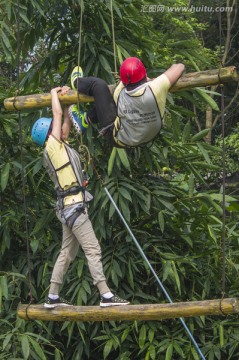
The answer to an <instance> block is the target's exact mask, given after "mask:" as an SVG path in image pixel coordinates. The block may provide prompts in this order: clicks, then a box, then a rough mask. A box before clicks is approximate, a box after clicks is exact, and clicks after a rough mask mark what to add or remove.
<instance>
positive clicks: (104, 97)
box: [74, 76, 117, 129]
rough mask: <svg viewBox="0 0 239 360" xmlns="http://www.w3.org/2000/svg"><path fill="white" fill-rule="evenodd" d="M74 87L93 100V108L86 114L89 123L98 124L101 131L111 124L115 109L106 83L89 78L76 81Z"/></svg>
mask: <svg viewBox="0 0 239 360" xmlns="http://www.w3.org/2000/svg"><path fill="white" fill-rule="evenodd" d="M74 85H75V87H76V88H77V90H78V92H79V93H82V94H85V95H88V96H93V97H94V99H95V106H94V107H93V108H92V109H90V110H89V111H88V113H87V117H88V118H89V119H90V121H91V122H92V123H93V124H95V123H99V126H100V128H101V129H102V128H104V127H108V126H109V125H111V124H113V122H114V121H115V118H116V116H117V107H116V105H115V102H114V99H113V96H112V95H111V93H110V90H109V87H108V85H107V84H106V82H105V81H104V80H102V79H99V78H97V77H93V76H90V77H82V78H78V79H76V80H75V82H74Z"/></svg>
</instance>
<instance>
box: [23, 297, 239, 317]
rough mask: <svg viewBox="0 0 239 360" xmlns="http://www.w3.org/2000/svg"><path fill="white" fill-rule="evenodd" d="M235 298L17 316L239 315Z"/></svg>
mask: <svg viewBox="0 0 239 360" xmlns="http://www.w3.org/2000/svg"><path fill="white" fill-rule="evenodd" d="M238 313H239V304H238V300H237V299H235V298H229V299H219V300H204V301H192V302H179V303H173V304H145V305H125V306H110V307H107V308H101V307H100V306H59V307H56V308H54V309H46V308H44V306H43V304H41V305H27V304H20V305H19V307H18V310H17V315H18V316H19V317H20V318H21V319H25V320H43V321H121V320H128V321H134V320H164V319H174V318H179V317H180V318H181V317H183V318H184V317H195V316H202V315H218V316H222V315H227V314H238Z"/></svg>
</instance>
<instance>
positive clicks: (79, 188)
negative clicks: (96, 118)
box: [32, 86, 129, 309]
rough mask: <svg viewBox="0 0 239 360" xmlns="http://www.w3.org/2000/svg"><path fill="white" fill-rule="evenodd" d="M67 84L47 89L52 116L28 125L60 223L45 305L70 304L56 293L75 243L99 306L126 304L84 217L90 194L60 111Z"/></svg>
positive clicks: (66, 119) (68, 123) (68, 125)
mask: <svg viewBox="0 0 239 360" xmlns="http://www.w3.org/2000/svg"><path fill="white" fill-rule="evenodd" d="M69 89H70V88H69V87H68V86H63V87H55V88H53V89H52V90H51V98H52V112H53V118H41V119H39V120H37V121H36V122H35V124H34V125H33V128H32V139H33V141H34V142H35V143H36V144H37V145H39V146H45V148H44V164H45V167H46V170H47V172H48V174H49V176H50V178H51V180H52V181H53V183H54V185H55V190H56V193H57V203H56V214H57V217H58V219H59V220H60V221H61V223H62V233H63V235H62V246H61V250H60V254H59V256H58V258H57V260H56V263H55V265H54V268H53V272H52V276H51V281H50V289H49V293H48V297H47V300H46V302H45V304H44V306H45V307H46V308H49V309H51V308H55V307H56V306H64V305H71V304H70V303H69V302H68V301H67V300H65V299H64V298H62V297H60V296H59V289H60V286H61V285H62V283H63V278H64V274H65V273H66V272H67V270H68V268H69V265H70V263H71V262H72V261H74V259H75V258H76V255H77V252H78V249H79V247H81V248H82V250H83V251H84V253H85V256H86V258H87V262H88V266H89V271H90V273H91V276H92V278H93V284H94V285H96V286H97V288H98V290H99V293H100V296H101V300H100V306H102V307H106V306H113V305H127V304H129V302H128V301H126V300H123V299H121V298H120V297H119V296H117V295H116V294H113V293H112V292H111V290H110V289H109V287H108V285H107V283H106V278H105V275H104V271H103V265H102V261H101V248H100V245H99V242H98V239H97V238H96V236H95V233H94V230H93V227H92V224H91V221H90V219H89V217H88V211H87V207H88V203H89V202H90V201H91V200H92V198H93V197H92V195H91V194H90V193H89V192H88V191H86V189H85V186H84V183H85V181H84V174H83V171H82V167H81V162H80V158H79V154H78V153H77V151H75V150H74V149H73V148H71V147H70V146H69V145H68V143H67V141H66V140H67V138H68V136H69V133H70V128H71V121H70V119H69V115H68V107H65V109H64V112H63V111H62V108H61V104H60V101H59V96H61V95H64V94H65V93H66V92H67V91H68V90H69ZM62 117H63V119H64V120H63V124H62Z"/></svg>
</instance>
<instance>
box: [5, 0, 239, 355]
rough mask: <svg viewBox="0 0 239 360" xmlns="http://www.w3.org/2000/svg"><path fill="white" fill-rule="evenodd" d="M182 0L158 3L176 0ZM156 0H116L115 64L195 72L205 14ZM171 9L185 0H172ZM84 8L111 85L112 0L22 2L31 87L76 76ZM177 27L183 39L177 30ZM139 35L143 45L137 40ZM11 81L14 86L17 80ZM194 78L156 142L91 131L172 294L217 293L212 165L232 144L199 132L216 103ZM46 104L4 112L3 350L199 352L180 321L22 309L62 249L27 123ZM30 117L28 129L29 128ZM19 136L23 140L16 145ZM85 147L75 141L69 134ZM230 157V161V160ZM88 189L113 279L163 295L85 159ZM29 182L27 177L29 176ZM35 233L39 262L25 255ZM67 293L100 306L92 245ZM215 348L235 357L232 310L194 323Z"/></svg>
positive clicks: (184, 297)
mask: <svg viewBox="0 0 239 360" xmlns="http://www.w3.org/2000/svg"><path fill="white" fill-rule="evenodd" d="M171 3H172V2H162V4H165V5H167V6H169V5H170V4H171ZM145 4H150V3H149V2H146V1H142V2H141V1H140V2H138V1H121V2H119V1H114V2H113V5H114V22H115V38H116V53H117V58H116V60H117V66H118V65H119V64H120V63H121V62H122V60H123V59H124V58H125V57H127V56H128V55H139V56H141V57H142V59H143V60H144V62H145V64H146V65H147V68H148V69H149V72H148V73H149V76H156V75H157V74H158V73H160V72H161V71H163V70H164V69H166V68H167V67H169V66H170V65H171V64H172V63H173V62H176V61H183V62H184V63H186V66H187V72H189V71H194V70H203V69H205V68H208V67H210V64H212V63H214V62H215V57H214V52H213V51H212V50H211V49H207V48H203V46H202V45H201V40H200V38H201V32H202V31H204V29H206V28H207V24H206V23H205V22H204V23H203V24H202V23H200V22H199V20H198V17H196V16H194V14H192V13H190V14H188V13H185V14H182V13H181V14H180V13H172V12H171V13H170V12H164V13H161V12H158V13H149V12H148V13H147V12H143V11H141V10H142V5H145ZM172 4H173V6H185V5H187V2H186V1H184V0H183V1H176V2H174V3H172ZM0 8H1V14H3V15H4V16H2V15H1V35H2V36H1V41H2V42H1V45H0V46H1V50H2V52H1V57H0V61H1V71H0V98H1V100H2V101H3V99H4V98H6V97H10V96H14V95H15V93H16V82H17V74H16V66H17V56H16V50H17V42H16V39H17V22H18V19H19V18H18V9H17V5H16V4H13V3H11V2H7V1H3V2H2V3H1V4H0ZM81 10H83V11H84V14H83V27H82V43H81V59H80V62H81V65H82V67H83V69H84V73H85V74H86V75H88V74H90V75H96V76H97V75H98V76H101V77H103V78H104V79H105V80H106V81H108V82H109V83H111V82H113V76H112V72H113V71H114V66H113V64H114V56H113V43H112V30H111V14H110V2H109V1H95V2H90V1H77V2H76V1H63V2H60V3H59V2H56V1H51V2H49V1H48V2H47V1H44V0H40V1H37V2H36V1H33V0H32V1H28V2H26V1H21V4H20V30H21V31H20V37H21V45H22V46H21V59H24V61H23V60H21V64H20V70H21V71H20V81H21V82H20V90H21V94H23V93H29V92H35V93H36V92H43V91H46V90H47V91H49V88H50V86H52V85H53V84H56V83H57V84H58V83H67V82H68V83H69V74H70V72H71V69H72V68H73V66H75V64H76V63H77V61H78V58H77V57H78V46H79V36H78V34H79V23H80V15H81ZM172 34H173V36H172ZM132 44H133V46H132ZM12 87H15V88H12ZM208 94H210V93H208V91H205V90H202V89H197V90H196V91H191V92H181V93H180V94H177V95H176V94H175V95H172V94H170V95H169V97H168V106H167V112H166V118H165V127H164V129H163V131H162V133H161V134H160V136H158V137H157V139H155V141H154V142H153V143H152V144H148V145H147V146H144V147H140V148H136V149H127V150H125V149H123V150H122V149H113V150H112V149H111V148H110V147H109V146H108V145H107V144H106V141H105V140H104V139H101V138H98V133H97V129H95V128H93V129H92V128H89V129H88V131H87V133H86V135H85V136H84V137H83V141H84V143H85V144H87V146H88V148H89V150H90V153H91V155H92V157H93V162H94V166H95V168H96V169H97V171H98V173H99V174H100V175H101V176H102V181H103V187H107V189H108V191H109V192H110V194H111V196H112V197H113V199H114V201H115V203H116V204H117V206H118V207H119V209H120V211H121V213H122V215H123V216H124V218H125V219H126V221H127V222H128V223H129V225H130V228H131V230H132V231H133V233H134V235H135V237H136V238H137V240H138V241H139V243H140V245H141V247H142V249H143V251H144V252H145V254H146V256H147V258H148V259H149V261H150V263H151V264H152V266H153V268H154V269H155V271H156V273H157V274H158V276H159V277H160V279H161V280H162V282H163V284H164V286H165V287H166V289H167V291H168V292H169V293H170V296H171V297H172V299H173V300H174V301H175V302H176V301H188V300H189V299H190V300H203V299H210V298H218V297H219V298H220V297H221V277H222V265H223V264H222V246H221V236H222V207H221V203H222V194H221V191H220V184H219V185H218V186H214V188H213V189H211V178H210V177H208V174H215V173H219V172H220V169H221V157H222V146H221V142H220V140H218V142H217V144H216V145H217V146H212V145H209V144H206V143H204V141H203V139H204V137H205V136H206V135H207V133H208V130H207V129H206V130H205V129H203V128H202V129H201V130H200V131H196V130H195V118H196V115H195V111H194V107H195V108H196V109H197V110H198V111H199V113H200V114H202V111H204V110H205V109H206V107H207V106H208V105H210V106H211V107H212V108H214V109H215V110H218V109H217V104H216V102H214V101H212V100H211V98H210V99H209V97H208ZM47 111H48V109H41V110H39V111H37V112H34V113H31V112H29V113H21V114H19V113H16V112H13V113H7V112H6V111H4V109H3V107H2V109H1V112H0V123H1V127H0V138H1V147H0V173H1V175H0V181H1V183H0V204H1V208H0V225H1V226H0V310H1V315H0V352H1V355H0V357H1V358H3V359H4V358H6V359H11V358H21V359H36V360H38V359H56V360H58V359H64V360H68V359H69V360H70V359H75V360H77V359H81V360H84V359H91V360H94V359H114V360H129V359H139V360H141V359H142V360H143V359H155V360H158V359H160V360H161V359H198V358H199V357H198V354H197V352H196V350H195V348H194V346H193V345H192V344H191V342H190V341H189V339H188V338H187V337H186V334H185V331H184V329H183V328H182V326H181V324H180V322H179V321H178V320H170V321H166V320H165V321H162V322H156V321H148V322H144V321H134V322H129V323H126V322H114V321H110V322H106V323H98V322H95V323H82V322H76V323H70V322H63V323H57V322H56V323H54V324H53V323H52V322H48V323H43V322H40V321H34V322H33V321H26V322H24V321H22V320H20V319H17V318H16V309H17V305H18V303H19V302H20V301H22V302H28V301H29V288H30V286H29V272H30V273H31V280H32V288H31V290H32V295H33V298H34V299H35V301H36V302H39V303H41V302H43V301H44V298H45V296H46V294H47V291H48V286H49V282H50V277H51V271H52V268H53V265H54V262H55V260H56V258H57V255H58V252H59V249H60V246H61V227H60V224H59V223H58V222H57V221H56V218H55V213H54V196H55V195H54V191H53V187H52V185H50V184H49V180H48V177H47V176H46V174H45V170H44V169H43V166H42V153H41V151H40V150H39V149H38V148H37V147H36V146H34V145H33V144H32V141H31V139H30V136H29V134H30V128H31V126H32V124H33V122H34V121H35V119H37V118H38V117H39V116H40V115H45V114H47ZM20 122H21V123H22V127H21V128H22V131H21V130H20V127H19V125H20ZM20 131H21V134H22V140H23V141H22V147H21V144H20V142H19V139H20V136H19V134H20ZM237 140H238V139H237V131H236V130H235V132H234V133H232V134H231V136H230V137H228V138H227V139H226V144H227V146H228V152H227V155H228V156H230V159H233V163H231V162H230V167H229V165H228V169H229V170H230V171H234V170H237V165H236V161H237V146H236V144H237ZM72 145H73V146H74V147H75V148H77V145H78V144H77V141H75V140H72ZM228 164H229V162H228ZM88 173H89V175H90V178H91V179H90V183H89V191H91V192H92V193H93V194H94V202H93V203H92V205H91V207H90V217H91V219H92V222H93V226H94V229H95V232H96V234H97V236H98V238H99V240H100V242H101V247H102V260H103V265H104V271H105V275H106V278H107V281H108V283H109V285H110V287H111V288H112V289H113V290H115V291H117V293H119V295H120V296H122V297H124V298H127V299H129V300H130V301H131V302H132V303H134V304H137V303H158V302H160V303H164V302H166V299H165V297H164V294H163V293H162V290H161V289H160V288H159V287H158V286H156V284H155V279H154V277H153V276H152V274H151V273H150V270H149V269H148V267H147V265H146V263H145V262H144V261H143V260H142V258H141V256H140V254H139V253H138V251H137V249H136V247H135V245H134V243H133V241H132V239H131V237H130V236H129V234H128V233H127V230H126V229H125V228H124V226H123V224H122V222H121V221H120V220H119V216H118V214H117V212H116V210H115V208H114V206H113V205H112V203H111V201H110V200H109V198H108V197H107V194H106V192H105V191H104V190H103V187H102V185H101V182H100V181H99V180H98V177H97V174H95V172H94V169H93V167H91V166H89V168H88ZM23 184H24V185H23ZM233 195H234V194H230V193H228V194H227V195H226V210H227V213H226V215H227V218H226V229H225V231H226V284H227V289H226V290H227V293H228V296H236V295H237V292H238V281H237V279H238V270H239V267H238V254H239V249H238V238H239V233H238V226H237V223H238V210H239V209H238V204H237V201H238V199H237V197H236V196H235V197H233ZM27 241H29V244H30V250H31V258H30V268H29V266H28V258H27ZM63 291H64V295H66V297H68V298H69V299H70V300H72V301H73V302H74V303H75V304H77V305H96V304H98V302H99V295H98V293H97V291H96V289H95V287H94V286H93V284H92V279H91V277H90V275H89V271H88V267H87V263H86V259H85V256H84V254H83V253H82V252H81V251H79V254H78V255H77V258H76V261H75V262H74V263H73V264H72V266H71V267H70V269H69V271H68V273H67V274H66V277H65V283H64V289H63ZM186 323H187V325H188V326H189V328H190V331H191V332H192V334H193V335H194V337H195V338H196V340H197V342H198V343H199V346H200V348H201V349H202V351H203V353H204V354H205V357H206V358H208V359H214V358H216V359H224V358H225V359H238V321H237V318H236V317H234V316H231V317H230V318H225V317H222V316H218V317H211V318H205V317H203V316H202V317H197V318H190V319H187V321H186Z"/></svg>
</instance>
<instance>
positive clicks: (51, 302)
mask: <svg viewBox="0 0 239 360" xmlns="http://www.w3.org/2000/svg"><path fill="white" fill-rule="evenodd" d="M57 306H73V305H72V304H71V303H70V302H69V301H67V300H65V299H63V298H61V297H58V298H57V299H51V298H49V297H48V298H47V300H46V302H45V304H44V307H45V308H47V309H53V308H55V307H57Z"/></svg>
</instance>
